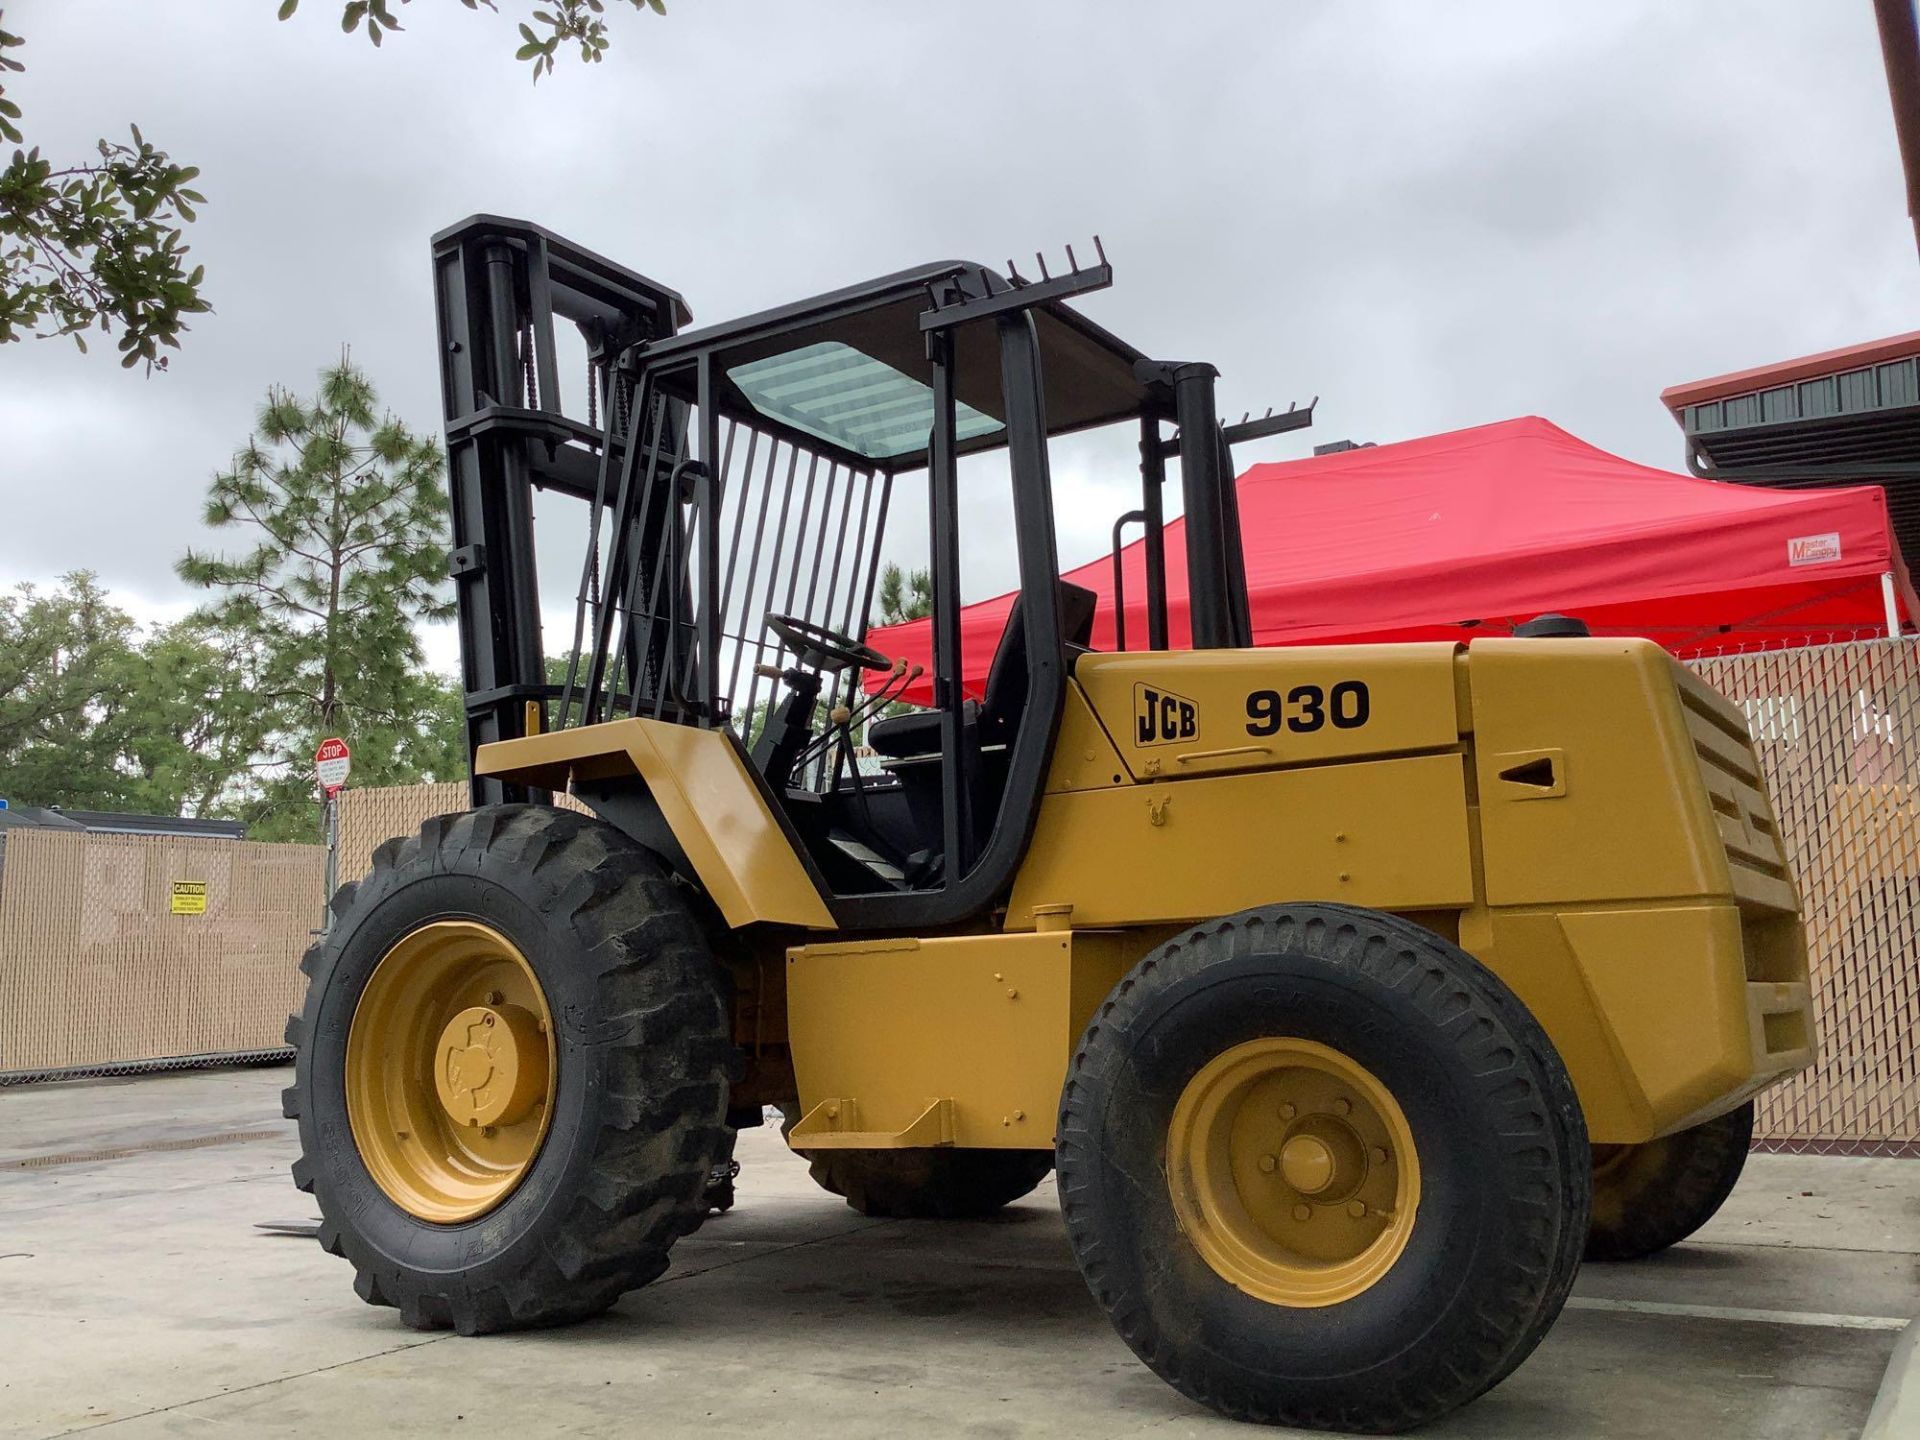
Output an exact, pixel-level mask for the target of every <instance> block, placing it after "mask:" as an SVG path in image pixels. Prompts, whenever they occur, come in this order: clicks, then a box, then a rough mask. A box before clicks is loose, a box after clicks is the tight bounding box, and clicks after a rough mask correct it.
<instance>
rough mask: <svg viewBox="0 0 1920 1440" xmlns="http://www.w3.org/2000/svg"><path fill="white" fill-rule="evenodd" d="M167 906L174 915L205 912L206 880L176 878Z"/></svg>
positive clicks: (201, 913) (202, 913)
mask: <svg viewBox="0 0 1920 1440" xmlns="http://www.w3.org/2000/svg"><path fill="white" fill-rule="evenodd" d="M167 908H168V909H169V910H170V911H171V912H172V913H173V914H175V915H204V914H206V913H207V882H206V881H204V880H176V881H174V882H173V893H172V894H171V896H169V897H168V902H167Z"/></svg>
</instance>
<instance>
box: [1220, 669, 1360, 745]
mask: <svg viewBox="0 0 1920 1440" xmlns="http://www.w3.org/2000/svg"><path fill="white" fill-rule="evenodd" d="M1372 714H1373V701H1372V698H1371V697H1370V696H1369V695H1368V694H1367V684H1366V681H1364V680H1342V681H1340V682H1339V683H1338V684H1336V685H1334V686H1333V687H1332V688H1331V689H1328V690H1322V689H1321V688H1320V687H1319V686H1318V685H1296V686H1294V687H1293V688H1292V689H1291V690H1289V691H1287V693H1286V694H1285V695H1284V696H1283V695H1282V694H1281V693H1280V692H1279V691H1278V690H1255V691H1254V692H1253V693H1252V694H1250V695H1248V696H1247V733H1248V734H1249V735H1277V734H1279V733H1280V730H1281V727H1282V726H1284V727H1285V728H1286V729H1288V730H1292V731H1294V732H1295V733H1297V734H1301V735H1309V734H1312V733H1313V732H1314V731H1315V730H1318V729H1320V728H1321V727H1322V726H1324V725H1326V724H1327V722H1328V721H1332V722H1333V728H1334V729H1336V730H1358V729H1359V728H1360V727H1361V726H1362V725H1364V724H1366V723H1367V720H1368V718H1369V717H1370V716H1371V715H1372Z"/></svg>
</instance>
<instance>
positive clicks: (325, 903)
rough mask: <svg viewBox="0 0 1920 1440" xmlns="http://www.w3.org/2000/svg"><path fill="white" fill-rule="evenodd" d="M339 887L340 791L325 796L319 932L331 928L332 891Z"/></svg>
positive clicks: (323, 933)
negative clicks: (324, 858) (324, 884)
mask: <svg viewBox="0 0 1920 1440" xmlns="http://www.w3.org/2000/svg"><path fill="white" fill-rule="evenodd" d="M339 888H340V792H339V791H338V790H336V791H334V792H333V793H332V794H331V795H329V796H327V893H326V894H325V895H324V896H322V897H321V901H320V933H321V934H322V935H325V934H326V933H327V932H328V931H330V930H332V929H333V892H334V891H336V890H338V889H339Z"/></svg>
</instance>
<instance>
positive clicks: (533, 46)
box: [280, 0, 667, 82]
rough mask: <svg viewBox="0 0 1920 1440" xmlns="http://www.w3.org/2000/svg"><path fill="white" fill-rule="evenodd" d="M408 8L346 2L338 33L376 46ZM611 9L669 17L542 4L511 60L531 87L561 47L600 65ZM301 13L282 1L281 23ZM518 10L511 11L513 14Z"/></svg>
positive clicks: (545, 0) (568, 2) (643, 7)
mask: <svg viewBox="0 0 1920 1440" xmlns="http://www.w3.org/2000/svg"><path fill="white" fill-rule="evenodd" d="M409 3H411V0H346V3H345V4H343V5H342V7H341V11H340V28H341V29H342V30H344V31H346V32H347V33H348V34H349V35H351V34H353V33H354V32H355V31H356V30H362V29H364V31H365V33H366V37H367V39H369V40H371V41H372V42H373V43H374V44H375V45H376V46H378V45H379V44H380V43H381V42H382V41H383V40H385V38H386V36H387V34H388V33H389V32H390V31H399V30H402V29H404V28H405V27H404V26H402V25H401V24H400V22H399V20H397V19H396V18H395V17H394V13H393V8H392V7H393V5H394V4H400V5H406V4H409ZM460 3H461V4H462V5H464V6H466V7H467V9H469V10H478V9H480V8H481V7H482V6H484V7H485V8H487V9H488V10H492V11H494V12H495V13H498V12H499V9H500V7H499V6H498V5H497V4H495V3H494V0H460ZM609 3H611V4H613V5H614V6H616V7H617V6H620V5H623V4H625V5H631V6H632V7H633V8H634V9H635V10H638V11H641V12H642V13H644V12H646V11H648V10H651V11H653V13H654V14H656V15H664V14H666V13H667V5H666V0H542V3H540V4H538V5H536V6H535V7H534V8H533V9H532V10H531V11H530V12H528V14H527V19H526V20H523V21H521V22H520V39H521V41H522V42H523V43H522V44H521V46H520V48H519V49H518V50H517V51H515V52H514V59H516V60H526V61H529V62H531V63H532V65H533V78H534V80H535V82H538V81H539V79H540V77H541V76H542V75H551V74H552V73H553V65H554V57H555V56H556V55H558V54H559V53H560V50H561V47H562V46H567V45H577V46H578V47H579V50H580V59H581V61H582V63H584V64H588V65H597V64H599V63H600V61H601V60H603V59H604V58H606V53H607V51H608V49H609V48H610V47H611V46H612V43H613V42H612V39H611V37H610V36H609V35H608V33H607V21H606V12H607V5H608V4H609ZM299 8H300V0H280V18H281V19H282V20H290V19H292V18H293V14H294V12H295V11H297V10H298V9H299ZM522 8H524V7H519V6H516V7H515V9H516V10H518V9H522ZM529 22H531V23H529Z"/></svg>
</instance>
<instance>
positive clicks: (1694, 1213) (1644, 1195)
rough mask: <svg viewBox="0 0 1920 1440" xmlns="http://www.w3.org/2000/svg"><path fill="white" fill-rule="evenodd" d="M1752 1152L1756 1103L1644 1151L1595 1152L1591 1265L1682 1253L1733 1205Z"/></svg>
mask: <svg viewBox="0 0 1920 1440" xmlns="http://www.w3.org/2000/svg"><path fill="white" fill-rule="evenodd" d="M1752 1145H1753V1102H1752V1101H1751V1100H1749V1101H1748V1102H1747V1103H1746V1104H1744V1105H1742V1106H1740V1107H1739V1108H1738V1109H1736V1110H1730V1111H1728V1112H1727V1113H1726V1114H1725V1115H1722V1116H1719V1117H1718V1118H1717V1119H1713V1120H1708V1121H1706V1122H1704V1123H1703V1124H1699V1125H1695V1126H1693V1127H1692V1128H1691V1129H1688V1130H1682V1131H1680V1132H1679V1133H1678V1134H1677V1135H1663V1136H1661V1137H1660V1138H1659V1139H1658V1140H1649V1141H1647V1142H1646V1143H1645V1144H1643V1145H1596V1146H1594V1147H1593V1225H1592V1228H1591V1229H1590V1230H1589V1231H1588V1232H1587V1259H1589V1260H1639V1259H1642V1258H1644V1257H1646V1256H1648V1255H1652V1254H1655V1253H1657V1252H1659V1251H1661V1250H1665V1249H1666V1248H1667V1247H1668V1246H1669V1245H1677V1244H1679V1243H1680V1242H1681V1241H1682V1240H1684V1239H1686V1238H1687V1237H1688V1236H1689V1235H1691V1234H1693V1232H1694V1231H1696V1230H1698V1229H1699V1228H1700V1227H1701V1226H1702V1225H1704V1224H1706V1223H1707V1221H1709V1220H1711V1219H1712V1218H1713V1217H1714V1215H1715V1213H1716V1212H1718V1210H1719V1209H1720V1207H1721V1206H1722V1205H1724V1204H1726V1203H1727V1197H1728V1196H1729V1195H1731V1194H1732V1193H1733V1187H1734V1186H1735V1185H1736V1184H1737V1183H1738V1182H1739V1180H1740V1172H1741V1171H1742V1170H1744V1169H1745V1168H1746V1164H1747V1151H1748V1150H1749V1149H1750V1148H1751V1147H1752Z"/></svg>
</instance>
